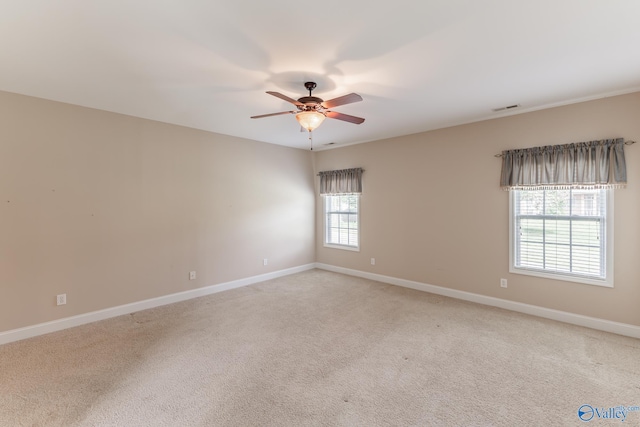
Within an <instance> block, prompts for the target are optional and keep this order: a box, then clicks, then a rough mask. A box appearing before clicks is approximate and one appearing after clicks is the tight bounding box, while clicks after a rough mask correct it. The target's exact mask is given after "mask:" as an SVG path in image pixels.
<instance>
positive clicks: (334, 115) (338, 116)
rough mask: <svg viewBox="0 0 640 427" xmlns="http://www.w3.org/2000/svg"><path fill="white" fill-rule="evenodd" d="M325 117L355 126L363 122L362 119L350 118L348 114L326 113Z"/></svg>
mask: <svg viewBox="0 0 640 427" xmlns="http://www.w3.org/2000/svg"><path fill="white" fill-rule="evenodd" d="M326 116H327V117H329V118H331V119H338V120H342V121H345V122H349V123H355V124H357V125H359V124H360V123H362V122H364V119H363V118H362V117H356V116H350V115H348V114H344V113H338V112H337V111H327V112H326Z"/></svg>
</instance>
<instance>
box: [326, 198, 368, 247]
mask: <svg viewBox="0 0 640 427" xmlns="http://www.w3.org/2000/svg"><path fill="white" fill-rule="evenodd" d="M359 204H360V195H359V194H340V195H325V196H324V212H325V214H324V230H325V233H324V245H325V246H328V247H333V248H340V249H349V250H359V247H360V218H359V216H360V214H359Z"/></svg>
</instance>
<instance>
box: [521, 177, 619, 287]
mask: <svg viewBox="0 0 640 427" xmlns="http://www.w3.org/2000/svg"><path fill="white" fill-rule="evenodd" d="M516 191H521V190H512V191H509V272H510V273H515V274H524V275H528V276H536V277H544V278H547V279H554V280H562V281H569V282H577V283H584V284H587V285H597V286H604V287H610V288H613V190H611V189H608V190H604V191H605V193H606V195H605V198H606V204H607V206H606V211H605V220H604V221H605V223H604V229H605V243H604V257H605V259H604V264H605V265H604V268H605V278H604V279H599V278H592V277H587V276H582V275H578V274H574V273H561V272H554V271H542V270H537V269H530V268H525V267H518V266H516V265H515V258H516V247H515V245H516V235H515V233H517V232H518V231H517V230H516V229H515V227H516V219H515V209H514V208H515V206H514V204H515V199H516V197H515V194H516Z"/></svg>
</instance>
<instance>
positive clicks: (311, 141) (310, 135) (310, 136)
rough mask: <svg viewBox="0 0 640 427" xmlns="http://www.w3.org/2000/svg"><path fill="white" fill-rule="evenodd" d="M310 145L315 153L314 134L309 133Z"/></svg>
mask: <svg viewBox="0 0 640 427" xmlns="http://www.w3.org/2000/svg"><path fill="white" fill-rule="evenodd" d="M309 143H310V144H311V151H313V133H312V131H309Z"/></svg>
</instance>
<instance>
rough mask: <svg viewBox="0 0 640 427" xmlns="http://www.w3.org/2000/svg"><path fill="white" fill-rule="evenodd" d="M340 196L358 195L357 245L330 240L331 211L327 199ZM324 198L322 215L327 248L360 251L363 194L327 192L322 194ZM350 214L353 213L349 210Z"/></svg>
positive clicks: (324, 239) (324, 240)
mask: <svg viewBox="0 0 640 427" xmlns="http://www.w3.org/2000/svg"><path fill="white" fill-rule="evenodd" d="M339 196H356V200H357V206H358V209H357V212H356V216H357V222H358V238H357V240H358V243H357V245H356V246H353V245H344V244H339V243H331V242H328V237H329V215H328V214H329V213H330V212H329V211H328V210H327V209H328V203H327V200H328V198H329V197H339ZM322 199H323V208H322V212H323V213H322V215H323V216H324V218H323V234H324V237H323V242H324V247H325V248H333V249H343V250H346V251H355V252H360V231H361V228H362V227H361V223H360V207H361V204H360V199H361V195H360V194H355V193H354V194H326V195H323V196H322ZM331 213H334V214H335V213H337V212H333V211H332V212H331ZM349 214H352V213H350V212H349Z"/></svg>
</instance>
